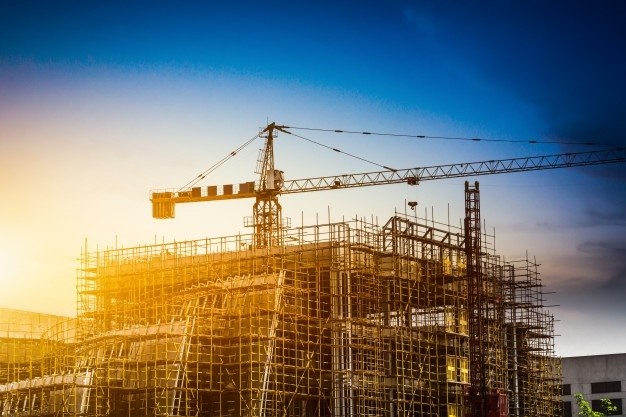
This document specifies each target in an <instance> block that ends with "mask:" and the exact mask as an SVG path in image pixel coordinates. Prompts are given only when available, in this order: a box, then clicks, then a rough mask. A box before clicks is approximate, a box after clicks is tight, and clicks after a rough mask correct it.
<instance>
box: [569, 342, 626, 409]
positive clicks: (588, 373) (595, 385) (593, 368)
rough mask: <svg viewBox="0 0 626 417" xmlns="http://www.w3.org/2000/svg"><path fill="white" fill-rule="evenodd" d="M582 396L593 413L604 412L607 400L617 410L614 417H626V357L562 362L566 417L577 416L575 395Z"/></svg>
mask: <svg viewBox="0 0 626 417" xmlns="http://www.w3.org/2000/svg"><path fill="white" fill-rule="evenodd" d="M577 393H581V394H583V395H584V397H585V400H587V401H589V402H590V403H591V406H592V408H593V410H594V411H604V410H602V409H601V399H603V398H608V399H610V400H611V402H612V403H613V405H615V406H616V407H617V412H616V413H615V414H614V415H617V416H625V414H624V407H625V406H626V353H618V354H613V355H594V356H576V357H570V358H563V415H564V417H570V416H577V415H578V407H577V406H576V400H575V399H574V394H577Z"/></svg>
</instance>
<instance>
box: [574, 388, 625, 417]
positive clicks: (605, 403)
mask: <svg viewBox="0 0 626 417" xmlns="http://www.w3.org/2000/svg"><path fill="white" fill-rule="evenodd" d="M574 398H575V399H576V405H577V406H578V415H579V416H580V417H605V416H606V415H611V414H613V413H615V412H616V411H617V407H615V406H614V405H613V404H611V400H608V399H606V398H603V399H601V400H600V401H601V402H602V408H603V409H604V412H601V411H593V410H592V409H591V404H589V401H586V400H585V399H584V397H583V395H582V394H580V393H578V394H574Z"/></svg>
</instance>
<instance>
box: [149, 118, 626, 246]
mask: <svg viewBox="0 0 626 417" xmlns="http://www.w3.org/2000/svg"><path fill="white" fill-rule="evenodd" d="M276 131H279V132H282V133H286V134H291V132H289V126H282V125H276V124H275V123H270V124H269V125H267V126H266V127H265V128H264V129H263V130H262V132H261V136H263V137H265V146H264V148H263V149H262V150H261V153H260V156H259V160H258V163H257V170H256V172H257V173H258V174H259V180H258V182H255V181H248V182H244V183H240V184H226V185H221V186H205V187H190V188H182V189H166V190H151V191H150V200H151V202H152V216H153V217H154V218H156V219H170V218H174V216H175V205H176V204H181V203H195V202H201V201H219V200H230V199H239V198H254V199H255V203H254V205H253V209H252V212H253V215H252V218H251V219H252V221H251V222H250V223H251V224H248V225H249V226H252V227H253V228H254V245H255V247H257V248H263V247H273V246H280V245H281V244H282V243H283V242H282V238H281V236H282V227H283V225H282V217H281V215H282V208H281V205H280V203H279V202H278V196H279V195H281V194H295V193H304V192H311V191H324V190H337V189H344V188H355V187H367V186H373V185H385V184H400V183H406V184H409V185H417V184H419V183H420V182H422V181H430V180H438V179H446V178H459V177H469V176H479V175H491V174H505V173H513V172H525V171H538V170H544V169H556V168H572V167H578V166H586V165H602V164H610V163H618V162H625V161H626V149H624V148H617V149H609V150H601V151H590V152H575V153H561V154H552V155H542V156H526V157H519V158H511V159H492V160H487V161H477V162H464V163H456V164H447V165H433V166H426V167H417V168H408V169H398V170H394V169H386V170H383V171H374V172H365V173H359V174H343V175H334V176H325V177H316V178H302V179H295V180H289V181H285V180H284V176H283V171H280V170H277V169H275V166H274V137H275V132H276Z"/></svg>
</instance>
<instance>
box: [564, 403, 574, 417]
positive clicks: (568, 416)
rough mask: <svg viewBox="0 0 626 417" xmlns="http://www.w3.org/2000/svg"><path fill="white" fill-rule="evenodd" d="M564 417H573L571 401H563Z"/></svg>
mask: <svg viewBox="0 0 626 417" xmlns="http://www.w3.org/2000/svg"><path fill="white" fill-rule="evenodd" d="M563 417H572V402H571V401H563Z"/></svg>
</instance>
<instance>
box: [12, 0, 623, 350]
mask: <svg viewBox="0 0 626 417" xmlns="http://www.w3.org/2000/svg"><path fill="white" fill-rule="evenodd" d="M336 3H338V4H336ZM625 9H626V6H624V5H623V3H622V2H620V1H615V0H609V1H603V2H593V3H592V2H583V1H567V2H565V1H554V2H540V1H530V2H512V1H480V2H471V3H467V2H426V1H423V2H422V1H385V2H382V1H359V2H351V1H346V2H270V3H263V4H260V3H258V2H134V3H133V4H132V5H128V4H125V3H124V2H115V1H113V2H84V1H80V2H79V1H76V2H66V1H59V2H35V1H4V2H1V3H0V187H1V190H2V195H3V200H4V201H5V203H3V204H2V205H1V206H2V207H1V208H0V226H1V227H0V230H2V233H1V234H0V261H2V262H4V264H5V266H4V268H3V269H0V274H1V275H0V279H1V280H3V281H5V283H6V284H5V288H6V291H3V292H2V294H1V295H0V304H1V305H3V306H7V307H15V308H28V309H36V308H39V309H42V310H44V311H47V312H53V313H59V314H71V313H72V312H73V311H74V307H75V300H74V297H75V289H74V285H75V281H74V277H75V272H74V269H75V268H76V266H77V264H76V261H75V259H76V258H77V257H78V256H79V255H80V250H81V246H82V245H83V244H84V239H85V237H87V238H88V239H89V244H90V248H92V249H94V248H95V246H96V245H97V246H98V247H99V248H102V247H106V246H107V245H113V244H115V242H116V241H117V242H118V244H120V242H121V243H122V244H124V245H125V246H132V245H137V244H140V243H147V242H150V241H153V240H155V239H158V240H159V241H160V240H161V239H166V240H169V239H173V238H175V239H184V238H200V237H204V236H206V235H210V236H215V235H218V236H219V235H226V234H233V233H237V232H238V231H240V230H242V229H243V228H242V227H241V224H242V221H241V217H243V216H246V215H250V213H249V212H250V207H249V206H250V204H247V203H245V202H241V201H236V202H227V203H224V204H223V205H215V206H210V205H196V206H198V207H195V206H194V207H184V208H181V209H179V210H178V212H177V219H175V220H173V221H171V222H169V223H163V222H157V221H154V220H152V219H150V218H149V205H148V204H149V202H148V200H147V196H148V190H149V189H152V188H164V187H175V186H178V185H182V184H185V183H186V182H187V181H188V180H189V179H191V178H193V177H194V176H195V175H196V174H197V173H199V172H201V171H203V170H204V169H206V168H207V167H208V166H210V165H211V164H213V163H214V162H215V161H217V160H219V159H221V157H223V156H224V155H226V154H228V152H230V150H232V149H233V148H236V147H237V146H239V145H240V144H241V143H243V142H245V141H246V140H247V139H248V138H250V137H251V136H253V135H254V134H255V133H256V132H257V131H258V128H259V127H262V126H263V125H264V124H265V123H266V122H267V121H268V120H269V121H276V122H277V123H279V124H286V125H293V126H306V127H320V128H330V129H335V128H340V129H348V130H368V131H379V132H391V133H410V134H428V135H434V136H461V137H482V138H490V139H506V140H511V141H525V140H530V139H535V140H539V141H561V142H579V141H580V142H594V143H596V144H598V146H595V147H589V146H574V145H558V144H557V145H555V144H538V145H529V144H523V143H492V142H486V143H475V142H469V143H468V142H463V141H445V140H434V139H433V140H422V141H416V140H411V139H402V138H395V139H390V138H388V137H387V138H385V137H382V138H381V137H367V138H363V137H351V136H347V135H322V134H313V133H311V135H310V137H311V138H312V139H314V140H317V141H320V142H323V143H325V144H328V145H329V146H332V147H337V148H340V149H342V150H345V151H346V152H350V153H353V154H356V155H359V156H362V157H364V158H365V159H368V160H371V161H375V162H377V163H380V164H383V165H387V166H393V167H398V168H403V167H404V168H408V167H412V166H424V165H435V164H446V163H453V162H467V161H474V160H482V159H493V158H497V157H517V156H526V155H534V154H545V153H555V152H563V151H572V150H580V151H584V150H593V149H601V148H603V147H610V146H624V145H625V144H626V143H625V142H626V114H625V113H626V103H625V100H626V81H625V77H624V75H623V74H626V58H625V57H624V53H623V45H624V44H625V40H626V33H625V31H626V29H624V25H623V22H624V21H625V18H626V10H625ZM259 146H261V145H260V144H257V145H255V148H254V149H250V150H246V151H245V152H243V153H242V155H241V159H234V160H233V162H232V164H230V165H229V166H227V167H225V169H224V171H220V172H218V173H216V174H215V176H214V177H213V178H211V179H210V181H211V182H212V183H216V184H220V183H231V182H242V181H247V180H251V179H254V178H255V175H254V173H253V171H254V167H255V161H256V156H257V155H256V149H257V148H258V147H259ZM276 155H277V165H278V166H279V167H280V168H281V169H283V170H284V171H285V173H286V176H287V178H302V177H307V176H320V175H331V174H339V173H352V172H363V171H371V170H377V169H378V167H376V166H373V165H368V164H364V163H362V162H361V161H356V160H353V159H350V158H346V157H345V156H341V155H336V154H329V153H328V152H327V151H325V150H323V149H319V148H316V147H314V146H312V145H311V144H310V143H307V142H300V141H296V140H294V139H293V138H290V137H279V139H278V142H277V149H276ZM622 165H623V164H622ZM470 180H473V179H471V178H470ZM478 180H480V182H481V189H482V190H483V192H482V205H481V206H482V208H483V217H484V218H485V219H486V220H487V224H488V227H495V228H496V234H497V246H498V252H499V253H500V254H501V255H503V256H506V257H507V258H516V257H520V256H525V255H526V250H528V253H529V254H530V256H531V257H532V256H536V257H537V261H538V262H539V263H541V264H542V269H541V271H542V277H543V279H544V283H545V284H546V285H547V288H546V289H547V290H548V291H557V294H555V295H550V297H549V299H548V303H547V304H560V307H557V308H555V309H553V311H554V312H555V314H556V315H557V318H558V319H560V320H561V321H560V322H559V323H558V326H557V332H558V333H560V334H561V335H562V336H560V337H559V338H558V339H557V353H559V354H562V355H576V354H592V353H613V352H623V351H624V349H625V348H626V336H625V335H626V332H625V331H624V330H626V325H625V324H624V323H623V321H622V318H623V317H624V316H625V313H626V307H624V303H623V302H622V299H623V297H624V295H625V294H626V239H625V238H624V231H625V227H626V221H625V220H624V218H625V216H624V215H625V214H626V193H625V192H624V185H625V182H626V169H624V167H623V166H603V167H589V168H584V169H571V170H562V171H554V172H539V173H524V174H512V175H500V176H492V177H482V178H478ZM462 184H463V180H454V181H453V180H450V181H441V182H432V183H429V184H426V183H425V184H423V185H421V186H420V187H418V188H417V189H415V188H410V187H408V186H397V187H395V186H394V187H388V188H387V187H375V189H374V188H372V189H360V190H351V191H346V192H338V193H337V194H333V192H323V193H318V195H310V196H308V195H303V196H289V197H285V198H284V202H283V206H284V207H285V211H286V212H287V214H288V215H291V216H292V217H293V218H296V219H299V218H305V219H307V220H312V219H314V218H315V215H316V213H323V214H325V213H327V212H328V211H329V207H330V208H331V209H332V213H333V215H334V216H336V217H337V218H341V217H342V216H346V217H352V216H353V215H354V214H358V215H361V216H366V217H368V216H369V215H370V214H373V215H375V216H378V217H379V218H380V219H381V222H384V220H383V219H385V218H386V217H388V216H390V215H391V214H392V213H393V211H394V210H395V209H398V210H400V211H403V210H404V207H405V202H406V201H407V200H418V201H419V202H420V207H423V208H424V209H425V210H429V211H430V208H431V207H432V210H433V211H434V212H435V214H436V215H437V213H441V214H440V217H439V219H440V220H441V221H444V220H446V217H447V211H448V203H449V204H450V206H449V207H450V212H451V218H452V219H455V218H460V217H461V216H462V209H463V194H462V190H463V188H462V187H463V185H462ZM0 268H2V267H0ZM24 294H28V296H24ZM599 332H606V333H607V334H611V335H615V337H613V336H612V337H611V339H610V340H611V342H610V343H606V342H605V341H604V340H605V339H604V340H603V338H599V337H597V336H598V334H599Z"/></svg>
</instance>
